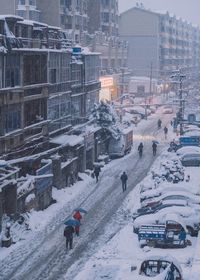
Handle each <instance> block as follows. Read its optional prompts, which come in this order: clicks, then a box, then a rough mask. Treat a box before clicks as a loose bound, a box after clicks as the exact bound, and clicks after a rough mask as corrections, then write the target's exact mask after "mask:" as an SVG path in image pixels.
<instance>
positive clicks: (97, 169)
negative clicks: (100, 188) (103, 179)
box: [94, 166, 100, 182]
mask: <svg viewBox="0 0 200 280" xmlns="http://www.w3.org/2000/svg"><path fill="white" fill-rule="evenodd" d="M99 173H100V167H99V166H95V168H94V175H95V177H96V182H98V181H99Z"/></svg>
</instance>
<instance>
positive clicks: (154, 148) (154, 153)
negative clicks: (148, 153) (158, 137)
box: [152, 142, 157, 156]
mask: <svg viewBox="0 0 200 280" xmlns="http://www.w3.org/2000/svg"><path fill="white" fill-rule="evenodd" d="M152 150H153V155H154V156H155V155H156V152H157V144H156V143H155V142H153V144H152Z"/></svg>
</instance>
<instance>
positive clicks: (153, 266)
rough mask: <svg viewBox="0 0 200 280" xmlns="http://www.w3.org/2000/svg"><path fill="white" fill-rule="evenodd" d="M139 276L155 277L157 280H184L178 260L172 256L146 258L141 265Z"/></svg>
mask: <svg viewBox="0 0 200 280" xmlns="http://www.w3.org/2000/svg"><path fill="white" fill-rule="evenodd" d="M139 274H140V275H144V276H148V277H153V279H155V280H156V279H159V280H183V276H182V269H181V267H180V265H179V263H178V262H177V260H176V259H175V258H172V257H171V256H164V257H160V256H150V257H148V258H146V259H145V260H144V261H143V262H142V264H141V267H140V272H139ZM156 276H158V278H157V277H156Z"/></svg>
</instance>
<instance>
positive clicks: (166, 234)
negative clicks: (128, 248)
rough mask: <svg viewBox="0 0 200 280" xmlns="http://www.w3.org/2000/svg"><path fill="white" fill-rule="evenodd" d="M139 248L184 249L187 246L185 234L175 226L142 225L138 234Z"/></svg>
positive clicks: (169, 224)
mask: <svg viewBox="0 0 200 280" xmlns="http://www.w3.org/2000/svg"><path fill="white" fill-rule="evenodd" d="M138 240H139V242H140V246H141V247H144V246H146V245H148V246H152V247H157V248H184V247H186V246H187V242H186V232H185V230H184V229H183V228H181V226H180V227H177V224H176V225H175V224H171V223H166V224H165V225H143V226H142V227H141V228H140V229H139V232H138Z"/></svg>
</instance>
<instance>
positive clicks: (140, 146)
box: [138, 141, 158, 158]
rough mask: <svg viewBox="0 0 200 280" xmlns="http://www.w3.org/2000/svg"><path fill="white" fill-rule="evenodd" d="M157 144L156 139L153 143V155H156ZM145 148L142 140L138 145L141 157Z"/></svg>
mask: <svg viewBox="0 0 200 280" xmlns="http://www.w3.org/2000/svg"><path fill="white" fill-rule="evenodd" d="M157 146H158V144H157V143H156V141H153V144H152V151H153V155H154V156H155V155H156V152H157ZM143 149H144V145H143V143H142V142H141V143H140V144H139V146H138V153H139V157H140V158H141V157H142V155H143Z"/></svg>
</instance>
